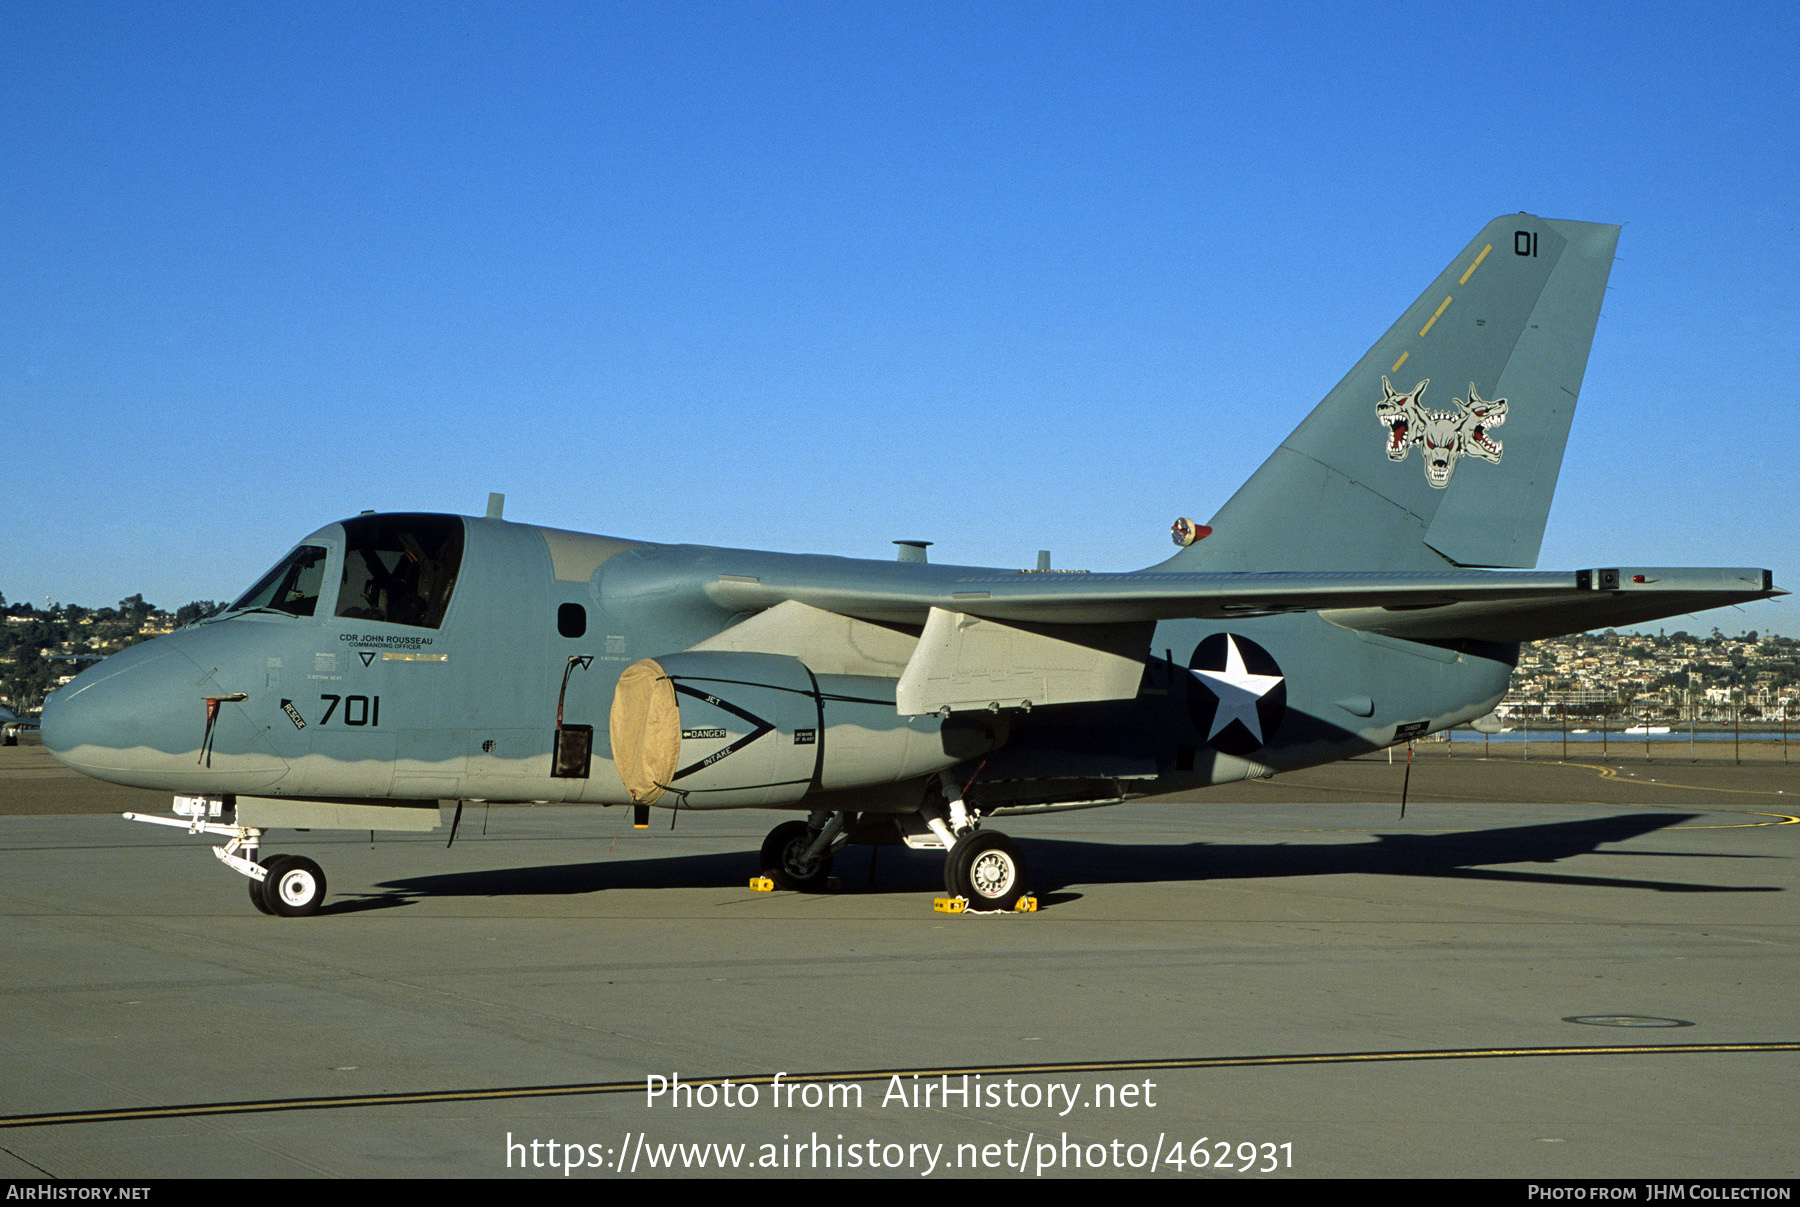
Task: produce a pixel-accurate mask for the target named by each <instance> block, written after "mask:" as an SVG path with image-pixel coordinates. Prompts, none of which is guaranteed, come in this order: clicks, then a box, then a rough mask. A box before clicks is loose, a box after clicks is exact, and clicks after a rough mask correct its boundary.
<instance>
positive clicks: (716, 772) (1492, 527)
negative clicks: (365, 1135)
mask: <svg viewBox="0 0 1800 1207" xmlns="http://www.w3.org/2000/svg"><path fill="white" fill-rule="evenodd" d="M1618 233H1619V231H1618V228H1617V227H1614V226H1601V225H1595V224H1591V223H1581V222H1563V221H1553V220H1548V219H1543V218H1537V217H1533V216H1530V215H1525V214H1519V215H1515V216H1509V217H1504V218H1499V219H1496V220H1495V221H1493V222H1492V223H1489V224H1488V226H1487V227H1486V229H1484V230H1483V231H1482V232H1481V233H1480V234H1479V235H1477V236H1476V238H1475V240H1474V242H1472V243H1470V244H1469V246H1468V247H1467V248H1465V249H1464V250H1463V252H1462V253H1461V254H1459V255H1458V256H1457V257H1456V259H1455V260H1454V261H1452V263H1451V265H1450V267H1448V268H1446V269H1445V270H1444V272H1443V274H1442V275H1441V276H1439V277H1438V279H1437V280H1436V281H1435V282H1433V284H1432V285H1431V287H1430V288H1429V289H1427V290H1426V291H1425V292H1424V294H1422V295H1421V296H1420V298H1419V300H1418V301H1416V302H1414V303H1413V304H1412V306H1411V307H1410V308H1408V310H1407V311H1406V313H1405V314H1404V315H1402V316H1401V318H1400V321H1399V322H1398V323H1396V324H1395V325H1394V326H1393V328H1392V329H1391V330H1390V331H1388V333H1387V334H1386V335H1384V336H1382V337H1381V339H1380V340H1378V341H1377V342H1376V344H1375V346H1374V347H1373V348H1371V349H1370V350H1369V351H1368V353H1367V354H1366V355H1365V356H1364V357H1363V358H1362V360H1361V361H1360V362H1359V363H1358V364H1357V365H1356V367H1355V368H1353V369H1352V370H1351V371H1350V372H1349V374H1348V375H1347V376H1345V378H1344V379H1343V381H1341V382H1340V383H1339V384H1338V385H1337V387H1336V388H1335V389H1333V390H1332V391H1331V392H1330V393H1329V394H1328V395H1327V396H1326V397H1325V400H1324V401H1323V402H1321V403H1320V404H1319V405H1318V407H1317V408H1315V409H1314V410H1313V412H1312V413H1311V414H1310V415H1309V416H1308V417H1307V418H1306V419H1305V421H1304V422H1302V423H1301V424H1300V426H1299V427H1298V428H1296V429H1295V430H1294V432H1293V433H1292V434H1291V435H1290V436H1288V438H1287V439H1286V440H1284V441H1283V442H1282V444H1281V447H1280V448H1278V449H1276V450H1275V452H1274V454H1273V455H1271V456H1270V457H1269V459H1268V460H1267V461H1266V462H1265V463H1264V464H1263V465H1262V467H1261V468H1260V469H1258V470H1257V471H1256V473H1255V474H1254V475H1253V476H1252V477H1251V478H1250V480H1249V481H1248V482H1247V483H1245V484H1244V486H1243V487H1242V488H1241V489H1240V490H1239V491H1238V492H1237V493H1236V494H1235V495H1234V496H1232V498H1231V500H1230V501H1229V502H1228V503H1226V504H1225V506H1224V507H1223V508H1222V509H1221V510H1220V511H1219V513H1218V514H1217V515H1216V516H1214V517H1213V518H1212V520H1211V522H1210V523H1209V524H1208V525H1197V524H1195V523H1193V522H1192V521H1190V520H1180V521H1177V523H1176V525H1175V539H1176V543H1177V544H1178V545H1180V546H1181V548H1180V549H1179V551H1178V552H1177V553H1176V554H1175V555H1174V556H1173V557H1171V558H1170V559H1169V560H1167V561H1164V562H1162V563H1160V564H1158V565H1155V566H1152V567H1150V568H1149V569H1147V570H1142V571H1138V572H1135V573H1116V574H1115V573H1095V574H1089V573H1057V572H1044V571H1041V570H1039V571H1029V570H1003V569H987V568H978V567H968V566H947V565H933V564H929V563H928V562H927V561H926V560H925V556H924V550H923V547H922V545H920V544H918V543H903V544H902V548H901V556H900V558H899V559H898V560H897V561H891V562H874V561H858V560H853V559H850V558H840V557H823V556H811V555H793V554H782V553H759V552H751V551H747V550H739V549H717V548H710V547H707V546H702V545H664V544H655V543H651V542H646V541H633V540H622V539H619V538H615V537H608V536H592V535H588V534H585V533H578V532H566V531H561V530H558V529H554V528H541V527H537V526H535V525H529V524H515V523H509V522H507V521H505V520H504V519H502V518H500V515H499V511H500V509H499V508H498V507H495V506H492V505H490V508H489V515H488V517H486V518H474V517H466V516H453V515H426V514H391V515H390V514H383V515H376V514H367V513H366V514H363V515H360V516H357V517H355V518H353V519H347V520H344V521H343V522H341V523H336V524H329V525H327V526H326V527H324V528H321V529H320V530H319V531H317V532H315V533H313V534H312V535H311V536H309V537H307V538H305V539H304V540H303V541H301V542H300V544H299V545H298V546H297V547H295V548H294V550H293V551H292V552H290V553H288V554H287V555H286V556H284V557H283V558H282V559H281V560H280V561H279V562H278V563H277V564H276V566H275V568H274V569H272V570H270V571H269V573H268V574H267V575H265V576H264V577H263V578H262V579H261V580H260V581H259V582H257V583H256V585H255V586H253V587H251V588H250V589H249V590H248V591H246V592H245V593H244V594H243V596H242V597H241V598H239V599H238V600H237V601H236V602H235V603H233V604H232V605H231V606H230V607H229V608H227V609H225V610H224V611H223V612H221V613H219V614H218V615H216V616H214V617H211V618H209V619H207V620H204V621H201V622H200V623H198V624H195V625H192V626H189V627H188V628H185V629H183V630H181V631H179V632H177V633H174V634H171V635H169V636H166V637H161V638H158V639H156V640H154V641H150V642H146V643H145V644H143V645H139V646H134V647H132V648H131V649H128V650H125V651H123V652H122V653H119V654H116V655H114V656H113V657H111V658H108V659H106V661H104V662H102V663H101V664H99V665H98V666H95V667H93V668H91V669H89V670H87V671H85V672H83V673H82V674H80V675H79V676H77V677H76V678H75V680H74V681H73V682H71V683H70V684H69V685H68V686H67V687H66V688H64V689H63V690H61V691H59V692H57V693H55V695H53V696H52V697H51V698H50V700H49V702H48V703H47V704H46V706H45V708H44V712H43V736H44V742H45V745H46V746H48V747H49V748H50V750H51V751H52V752H53V753H54V754H55V756H56V757H57V758H59V759H61V760H62V761H63V762H64V763H66V764H67V765H69V766H70V767H74V768H76V769H78V770H80V771H83V772H86V773H87V774H89V775H93V776H98V777H99V778H101V779H106V780H111V781H114V782H117V783H123V784H133V785H137V786H141V787H148V788H158V789H164V790H168V791H171V792H174V793H180V794H182V795H181V796H179V797H177V799H176V808H175V813H176V815H177V816H175V817H164V818H154V817H147V816H145V817H140V818H139V819H140V820H145V821H158V822H161V823H162V824H168V825H177V826H184V827H186V828H188V829H189V830H190V831H191V832H194V833H209V834H216V835H220V836H223V837H226V838H227V839H229V841H228V842H227V843H225V844H224V845H223V846H220V847H217V848H215V851H216V853H217V854H218V856H219V857H220V859H221V860H223V861H224V862H225V863H226V864H228V865H229V866H231V867H232V868H234V869H236V870H237V871H239V872H241V873H243V874H244V875H246V876H248V877H250V881H251V884H250V888H251V893H250V895H251V900H252V901H253V902H254V903H255V904H256V905H257V907H258V908H260V909H262V910H264V911H265V912H270V913H276V914H283V915H300V914H308V913H311V912H313V911H315V910H317V908H318V907H319V904H320V902H321V901H322V900H323V899H324V896H325V877H324V874H323V872H322V871H321V870H320V868H319V867H318V865H317V864H316V863H314V862H313V861H312V860H310V859H305V858H300V857H295V856H283V855H275V856H269V857H266V858H259V857H258V852H259V850H260V844H261V840H262V836H263V832H264V831H265V830H268V829H271V828H283V827H286V828H311V829H319V828H332V827H339V828H343V829H348V830H428V829H432V828H434V827H436V826H437V825H438V824H439V802H440V801H456V802H459V803H458V813H457V818H458V820H460V815H461V812H460V811H461V802H467V801H568V802H581V803H589V804H603V805H621V806H626V805H629V806H633V807H635V810H636V814H637V819H638V821H639V822H640V823H641V822H642V821H643V820H644V819H645V818H647V816H648V810H649V808H651V807H658V808H670V809H776V810H794V811H798V812H799V813H802V814H804V815H805V820H799V819H795V820H791V821H785V822H783V823H782V824H780V825H778V826H776V827H775V828H774V830H773V831H771V832H770V834H769V836H768V839H767V841H766V842H765V843H764V844H763V848H762V863H761V867H762V868H763V869H765V870H766V871H767V872H768V874H769V875H771V876H772V877H773V878H774V879H775V880H776V881H777V882H778V883H779V884H780V885H781V886H783V887H786V888H791V889H805V888H809V887H814V886H818V885H820V884H821V883H822V882H823V881H824V880H825V878H826V876H827V873H828V871H829V869H830V866H831V859H832V855H833V854H834V853H835V852H837V851H838V850H839V849H840V848H842V847H843V846H844V845H845V844H846V843H850V842H898V841H905V842H907V843H909V844H910V845H913V846H925V847H931V848H934V849H942V850H944V851H946V852H947V856H946V860H945V880H946V883H947V885H948V887H949V889H950V891H951V892H952V893H954V894H957V895H960V896H964V897H967V898H968V899H969V900H970V902H971V903H972V904H973V905H974V906H975V907H977V908H988V909H1005V908H1009V907H1011V906H1012V905H1014V903H1015V902H1017V900H1018V899H1019V897H1020V894H1021V893H1022V892H1023V891H1024V889H1025V887H1026V883H1027V876H1026V868H1025V861H1024V859H1023V857H1022V855H1021V853H1020V850H1019V848H1018V847H1017V845H1016V844H1015V843H1013V842H1012V841H1011V840H1010V839H1009V838H1007V837H1006V836H1005V835H1004V834H1001V833H999V832H997V831H996V830H994V829H992V828H991V827H989V826H987V825H985V824H984V823H985V822H987V821H988V820H989V819H991V818H995V817H998V816H1003V815H1006V814H1009V813H1020V812H1028V811H1042V810H1054V809H1077V808H1085V807H1091V806H1096V805H1104V804H1113V803H1117V802H1119V801H1122V800H1125V799H1128V798H1130V797H1134V796H1141V795H1144V794H1147V793H1153V792H1168V791H1173V790H1176V789H1192V788H1200V787H1205V786H1206V785H1209V784H1220V783H1225V782H1229V781H1234V780H1242V779H1246V778H1250V777H1253V776H1267V775H1271V774H1274V773H1277V772H1281V771H1290V770H1294V769H1297V768H1301V767H1309V766H1314V765H1317V764H1320V763H1326V762H1331V761H1333V760H1336V759H1343V758H1349V757H1351V756H1353V755H1357V754H1362V753H1364V752H1367V751H1371V750H1377V749H1380V748H1382V747H1384V746H1389V745H1393V744H1395V743H1398V742H1404V741H1406V740H1408V739H1410V738H1415V737H1418V736H1421V735H1423V734H1427V733H1430V732H1432V731H1434V730H1439V729H1444V728H1446V727H1448V726H1452V725H1457V724H1460V723H1462V722H1464V721H1469V720H1471V719H1473V718H1477V717H1481V716H1483V715H1484V714H1486V713H1487V712H1488V711H1489V710H1490V709H1492V708H1493V707H1494V705H1495V704H1496V703H1497V702H1498V701H1499V700H1500V698H1501V697H1502V695H1503V694H1504V693H1505V691H1506V687H1507V680H1508V676H1509V675H1510V674H1511V672H1512V669H1513V666H1514V664H1515V662H1516V660H1517V657H1518V651H1519V643H1521V642H1525V641H1531V640H1534V639H1537V638H1542V637H1550V636H1554V635H1557V634H1563V633H1573V632H1580V631H1583V630H1586V629H1591V628H1596V627H1600V626H1603V625H1621V624H1632V623H1638V622H1642V621H1648V620H1654V619H1657V618H1659V617H1664V616H1672V615H1677V614H1680V613H1685V612H1691V611H1695V610H1698V609H1702V608H1714V607H1719V606H1721V605H1724V604H1733V603H1740V602H1743V601H1746V600H1754V599H1764V598H1767V597H1769V596H1772V595H1779V594H1782V592H1780V591H1778V590H1776V589H1775V587H1774V584H1773V582H1772V581H1771V575H1770V573H1769V572H1768V571H1767V570H1758V569H1663V568H1640V567H1608V568H1601V569H1587V570H1561V571H1539V570H1534V569H1531V567H1533V566H1534V565H1535V564H1536V561H1537V554H1538V546H1539V543H1540V541H1541V539H1542V536H1543V531H1544V523H1545V519H1546V517H1547V515H1548V512H1549V507H1550V499H1551V494H1552V492H1553V490H1554V488H1555V484H1556V476H1557V471H1558V469H1559V468H1560V466H1561V463H1562V456H1563V447H1564V444H1565V443H1566V441H1567V438H1568V434H1569V424H1570V420H1571V419H1572V417H1573V415H1574V411H1575V398H1576V393H1577V391H1578V390H1579V388H1580V385H1581V378H1582V374H1583V372H1584V370H1585V368H1586V364H1587V356H1588V348H1589V345H1590V343H1591V342H1592V339H1593V333H1594V326H1595V323H1596V321H1597V318H1598V315H1599V310H1600V299H1601V294H1602V291H1603V290H1604V288H1605V285H1606V279H1607V275H1608V273H1609V272H1610V270H1611V267H1612V260H1613V249H1614V246H1615V244H1616V243H1617V240H1618ZM1465 387H1466V388H1465ZM1502 430H1503V431H1504V433H1505V436H1504V439H1502V438H1501V436H1500V432H1501V431H1502ZM1415 451H1416V452H1417V454H1418V456H1417V458H1414V457H1413V453H1414V452H1415ZM127 816H128V817H129V816H133V815H130V814H128V815H127ZM454 837H455V822H454V821H453V822H452V825H451V838H452V840H454Z"/></svg>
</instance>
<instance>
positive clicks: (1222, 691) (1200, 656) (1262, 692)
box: [1188, 633, 1287, 755]
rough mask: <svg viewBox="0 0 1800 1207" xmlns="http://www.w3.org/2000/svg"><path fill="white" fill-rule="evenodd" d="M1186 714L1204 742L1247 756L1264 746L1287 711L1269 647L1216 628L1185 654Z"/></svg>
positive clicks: (1284, 685)
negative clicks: (1189, 677) (1189, 679)
mask: <svg viewBox="0 0 1800 1207" xmlns="http://www.w3.org/2000/svg"><path fill="white" fill-rule="evenodd" d="M1188 672H1189V674H1191V675H1192V676H1193V679H1192V682H1190V683H1189V684H1188V713H1189V716H1190V717H1191V718H1192V719H1193V722H1194V729H1195V730H1196V731H1198V732H1199V734H1200V736H1201V737H1202V738H1203V739H1205V741H1206V743H1207V745H1209V746H1211V747H1212V748H1213V749H1214V750H1219V751H1223V752H1224V753H1225V754H1235V755H1247V754H1250V753H1252V752H1254V751H1257V750H1260V749H1261V748H1262V747H1264V746H1266V745H1268V743H1269V740H1270V739H1271V738H1272V737H1274V735H1275V731H1276V730H1277V729H1278V728H1280V726H1281V719H1282V717H1283V716H1285V715H1286V713H1287V679H1286V678H1285V677H1284V676H1283V675H1282V673H1281V667H1279V666H1277V665H1276V663H1275V659H1274V658H1273V657H1272V656H1271V655H1270V654H1269V651H1267V650H1265V649H1263V648H1262V646H1260V645H1257V644H1256V643H1255V642H1254V641H1251V640H1250V639H1249V638H1247V637H1239V636H1238V635H1237V634H1236V633H1214V634H1213V635H1212V636H1211V637H1208V638H1206V639H1205V640H1203V641H1202V642H1201V643H1200V644H1199V645H1197V646H1195V647H1194V656H1193V657H1191V658H1189V659H1188Z"/></svg>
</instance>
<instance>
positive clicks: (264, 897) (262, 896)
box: [124, 796, 325, 918]
mask: <svg viewBox="0 0 1800 1207" xmlns="http://www.w3.org/2000/svg"><path fill="white" fill-rule="evenodd" d="M223 808H224V802H223V801H219V800H215V799H214V798H211V797H180V796H178V797H176V798H175V811H176V813H178V814H183V815H184V816H178V817H158V816H156V815H155V814H149V813H127V814H125V815H124V816H125V820H126V821H144V822H149V823H151V824H152V825H158V826H176V827H178V828H180V829H183V830H186V831H187V832H188V833H189V834H218V835H220V836H222V837H225V838H229V839H230V840H231V841H229V842H227V843H226V844H225V845H224V846H222V847H214V848H213V854H214V855H216V856H218V859H219V862H220V863H222V864H224V865H225V866H226V867H228V868H230V869H231V870H232V871H234V872H237V873H238V874H239V875H242V876H245V877H248V878H249V881H250V904H252V905H254V906H255V907H256V908H257V909H258V910H259V911H261V912H262V913H265V914H274V915H276V916H277V917H281V918H304V917H307V916H308V915H311V914H316V913H318V912H319V907H320V906H321V905H323V904H324V903H325V873H324V872H323V871H322V870H320V868H319V865H318V864H316V863H314V862H313V861H312V860H310V859H308V858H306V857H305V856H304V855H270V856H269V857H267V858H266V859H263V860H261V861H260V862H259V861H258V860H257V849H258V847H259V846H260V845H261V843H262V831H261V830H259V829H257V828H256V827H254V826H239V825H232V824H230V823H227V822H222V821H210V820H208V819H209V818H213V817H219V816H220V815H221V813H222V812H223Z"/></svg>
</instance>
